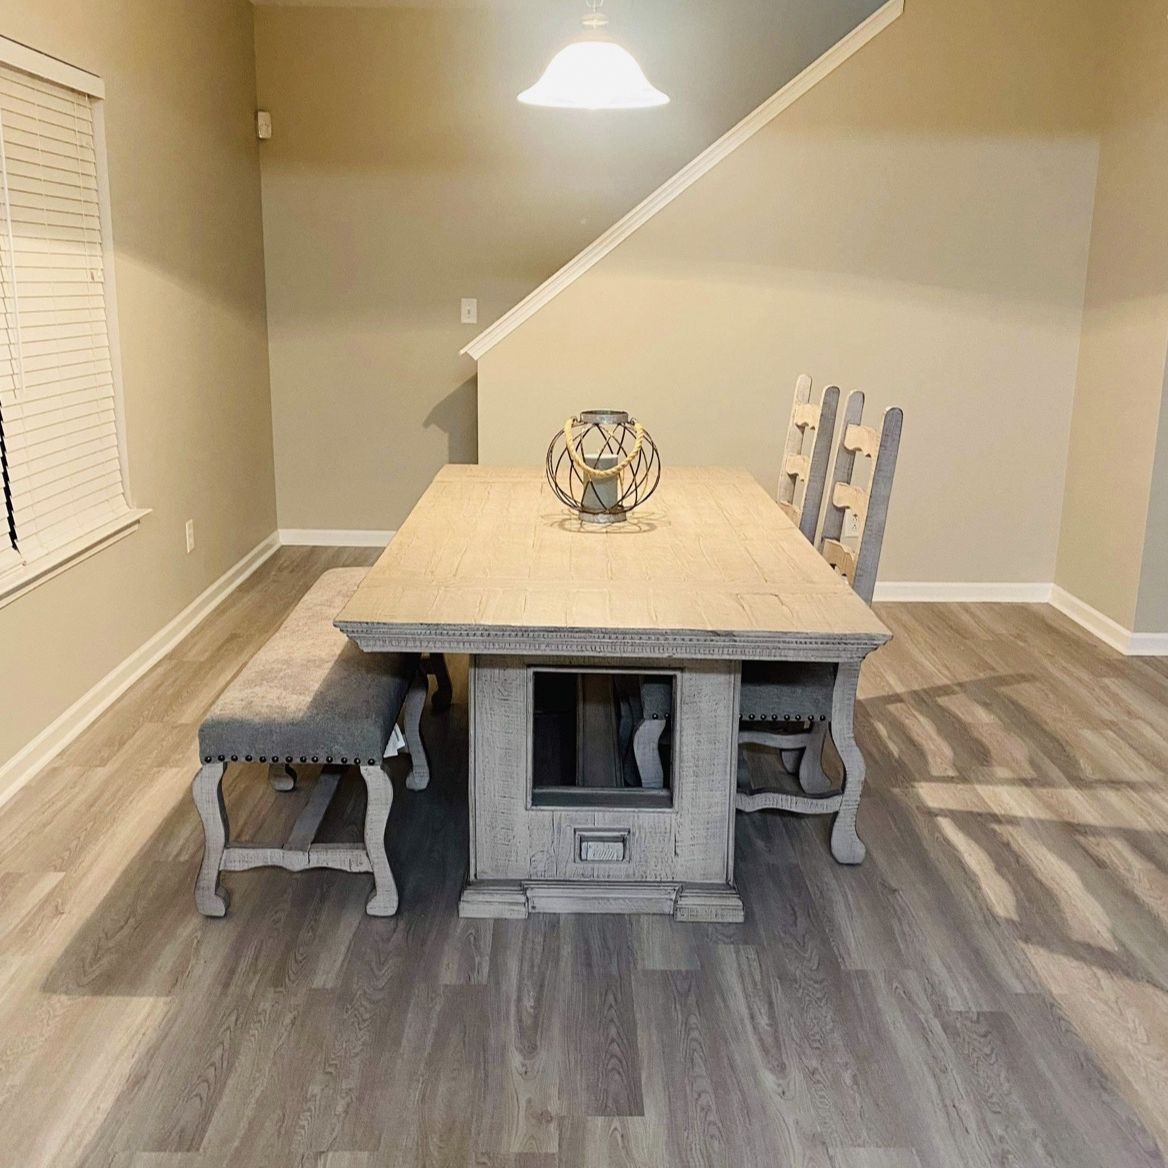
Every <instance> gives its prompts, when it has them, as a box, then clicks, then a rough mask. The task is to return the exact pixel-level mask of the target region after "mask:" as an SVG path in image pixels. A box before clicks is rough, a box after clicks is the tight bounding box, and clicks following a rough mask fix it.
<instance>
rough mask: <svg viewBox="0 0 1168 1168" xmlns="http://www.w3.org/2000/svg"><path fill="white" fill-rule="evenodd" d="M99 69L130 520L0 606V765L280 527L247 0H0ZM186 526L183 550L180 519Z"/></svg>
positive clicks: (12, 18)
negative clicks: (134, 510)
mask: <svg viewBox="0 0 1168 1168" xmlns="http://www.w3.org/2000/svg"><path fill="white" fill-rule="evenodd" d="M0 34H3V35H5V36H8V37H11V38H13V39H15V40H18V41H22V42H24V43H25V44H28V45H30V46H32V47H33V48H35V49H39V50H41V51H42V52H45V53H49V54H51V55H53V56H56V57H60V58H62V59H64V60H66V61H69V62H72V63H74V64H76V65H79V66H82V67H83V68H86V69H89V70H91V71H93V72H95V73H98V74H100V75H101V76H102V77H103V78H104V79H105V82H106V90H107V102H106V131H107V137H108V154H109V173H110V188H111V197H112V204H113V231H114V237H115V245H116V278H117V292H118V301H119V323H120V333H121V346H122V361H123V373H124V382H125V401H126V425H127V431H128V439H129V455H130V463H131V474H132V478H133V485H134V501H135V503H136V504H137V505H139V506H144V507H150V508H152V509H153V512H152V514H151V515H150V516H149V517H148V518H147V519H145V520H144V522H143V524H142V526H141V528H140V529H139V530H138V531H137V532H135V533H134V534H133V535H131V536H129V537H128V538H126V539H124V540H122V541H121V542H120V543H118V544H116V545H115V546H113V547H111V548H108V549H106V550H105V551H102V552H100V553H99V554H97V555H96V556H94V557H92V558H91V559H89V560H87V561H85V562H84V563H82V564H80V565H77V566H75V567H73V568H71V569H69V570H68V571H66V572H65V573H64V574H62V575H61V576H58V577H57V578H56V579H54V580H51V581H49V582H48V583H46V584H44V585H42V586H41V587H39V588H36V589H35V590H34V591H32V592H30V593H28V594H27V595H25V596H23V597H21V598H20V599H19V600H17V601H15V602H14V603H11V604H9V605H7V606H6V607H4V608H0V678H2V679H3V681H2V682H0V685H2V687H3V697H2V699H0V766H3V764H4V761H5V760H6V759H8V758H10V757H11V756H12V755H13V754H15V753H16V752H17V751H18V750H19V749H20V747H21V746H23V745H24V744H25V743H26V742H27V741H28V740H30V739H31V738H32V737H33V736H34V735H35V734H37V733H38V732H39V731H40V730H41V729H42V728H43V727H45V726H46V725H47V724H48V723H49V722H51V721H52V720H53V719H54V718H55V717H57V716H58V715H59V714H61V713H62V712H63V711H64V710H65V709H66V708H67V707H68V706H69V705H71V704H72V703H73V702H74V701H75V700H76V699H77V698H78V697H80V696H81V695H82V694H83V693H84V692H85V691H86V690H87V689H89V688H90V687H91V686H92V685H94V684H95V683H96V682H97V681H98V680H100V679H101V678H102V677H103V676H104V675H105V674H106V673H107V672H108V671H109V670H110V669H112V668H113V667H114V666H116V665H117V664H118V663H120V662H121V661H122V660H123V659H124V658H125V657H127V656H128V655H129V654H130V653H132V652H133V651H134V650H135V649H137V648H138V647H139V646H140V645H142V644H143V642H145V641H146V640H147V639H148V638H149V637H151V636H152V635H153V634H154V633H155V632H157V631H158V630H159V629H160V628H161V627H162V626H163V625H164V624H166V622H167V621H168V620H170V619H171V618H172V617H173V616H175V615H176V614H177V613H178V612H179V611H181V610H182V609H183V608H184V607H185V606H186V605H187V604H188V603H189V602H190V601H191V600H192V599H194V597H195V596H197V595H198V594H199V593H200V592H201V591H202V590H203V589H204V588H206V587H207V585H208V584H210V583H211V582H212V581H213V580H215V579H216V578H217V577H218V576H220V575H221V574H222V573H223V572H224V571H225V570H226V569H227V568H229V567H230V566H231V565H232V564H233V563H235V562H236V561H237V560H239V559H240V557H242V556H243V555H244V554H245V553H246V552H247V551H249V550H250V549H251V548H253V547H254V546H255V545H256V544H257V543H259V541H260V540H262V539H263V538H264V537H265V536H267V535H268V534H269V533H270V532H271V531H272V530H273V528H274V526H275V506H274V497H273V487H272V451H271V420H270V404H269V395H268V367H267V348H266V343H265V322H264V283H263V279H264V278H263V251H262V243H261V230H260V204H259V168H258V161H257V150H256V142H255V136H254V130H253V123H252V119H253V115H254V109H255V81H254V58H253V49H252V14H251V6H250V4H248V3H247V0H164V2H160V0H86V3H84V4H79V3H77V2H76V0H0ZM188 517H191V518H194V520H195V523H196V536H197V548H196V550H195V552H194V553H193V554H192V555H189V556H188V555H186V553H185V546H184V533H183V525H184V522H185V521H186V519H187V518H188Z"/></svg>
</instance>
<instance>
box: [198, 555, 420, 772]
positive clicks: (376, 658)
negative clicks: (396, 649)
mask: <svg viewBox="0 0 1168 1168" xmlns="http://www.w3.org/2000/svg"><path fill="white" fill-rule="evenodd" d="M365 574H366V569H365V568H334V569H332V570H331V571H328V572H325V573H324V574H323V575H322V576H321V577H320V579H319V580H318V581H317V582H316V583H315V584H314V585H313V586H312V588H310V589H309V591H308V592H307V593H306V594H305V596H304V598H303V600H301V601H300V603H299V604H297V606H296V607H295V609H294V610H293V611H292V614H291V615H290V616H289V617H288V619H287V620H286V621H285V622H284V623H283V625H281V626H280V629H279V630H278V631H277V632H276V634H275V635H274V636H273V637H272V638H271V639H270V640H269V641H268V642H267V644H266V645H264V647H263V648H262V649H260V651H259V652H258V653H257V654H256V655H255V656H254V657H253V658H252V659H251V661H249V662H248V664H247V665H245V666H244V667H243V669H242V670H241V671H240V672H239V674H238V675H237V676H236V677H235V679H234V680H233V681H232V682H231V684H230V685H228V687H227V688H226V690H224V692H223V694H222V695H221V696H220V698H219V700H218V701H217V702H216V703H215V705H214V706H213V707H212V709H211V711H210V713H209V714H208V715H207V717H206V719H205V720H204V722H203V724H202V727H201V728H200V730H199V754H200V756H201V757H202V759H203V761H204V762H211V761H213V760H216V759H218V760H227V761H231V760H235V759H238V760H252V759H255V760H264V761H268V760H271V761H276V760H285V759H292V760H293V761H296V762H300V761H308V762H321V763H323V762H345V763H357V762H363V763H366V764H369V765H373V764H375V763H380V762H381V759H382V756H383V754H384V751H385V746H386V743H387V742H388V741H389V736H390V733H391V731H392V729H393V726H394V723H395V721H396V719H397V715H398V712H399V711H400V709H401V706H402V702H403V701H404V699H405V695H406V692H407V691H408V689H409V688H410V683H411V681H412V680H413V679H414V677H415V675H416V674H417V669H418V658H417V656H416V655H415V654H408V653H364V652H362V651H361V650H360V649H359V648H358V647H357V646H356V645H355V644H353V642H352V641H350V640H349V639H348V637H346V636H345V635H344V633H342V632H340V631H339V630H338V629H336V628H334V627H333V620H334V619H335V617H336V615H337V613H339V612H340V611H341V609H342V608H344V606H345V604H346V603H347V602H348V601H349V599H350V598H351V597H352V595H353V593H354V592H355V591H356V590H357V586H358V584H360V583H361V580H362V579H363V578H364V576H365Z"/></svg>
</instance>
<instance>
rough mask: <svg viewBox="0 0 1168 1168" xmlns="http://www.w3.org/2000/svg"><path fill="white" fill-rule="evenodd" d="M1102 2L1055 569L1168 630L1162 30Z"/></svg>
mask: <svg viewBox="0 0 1168 1168" xmlns="http://www.w3.org/2000/svg"><path fill="white" fill-rule="evenodd" d="M1108 13H1109V19H1108V20H1107V22H1106V28H1105V33H1106V39H1105V40H1103V42H1102V49H1103V52H1102V54H1101V57H1102V61H1103V65H1104V68H1103V71H1102V84H1101V87H1100V93H1101V98H1102V101H1101V105H1102V107H1103V115H1104V116H1103V124H1102V135H1101V153H1100V163H1099V184H1098V190H1097V193H1096V200H1095V219H1094V227H1093V232H1092V241H1091V261H1090V268H1089V274H1088V281H1087V299H1086V310H1085V315H1084V325H1083V343H1082V351H1081V356H1080V363H1079V377H1078V383H1077V386H1076V390H1075V407H1074V424H1073V428H1072V433H1071V447H1070V459H1069V463H1068V468H1067V492H1066V504H1065V507H1064V510H1063V516H1062V539H1061V542H1060V545H1059V557H1058V573H1057V576H1056V581H1057V583H1058V584H1059V585H1061V586H1062V587H1063V588H1065V589H1067V590H1068V591H1069V592H1071V593H1073V594H1074V595H1075V596H1077V597H1079V598H1080V599H1081V600H1084V601H1086V602H1087V603H1088V604H1090V605H1092V606H1093V607H1094V608H1097V609H1099V610H1100V611H1101V612H1103V613H1104V614H1105V615H1107V616H1109V617H1111V618H1112V619H1113V620H1116V621H1118V622H1119V623H1120V624H1121V625H1122V626H1123V627H1124V628H1127V629H1134V630H1136V631H1138V632H1168V449H1165V447H1168V433H1166V431H1168V413H1165V414H1164V416H1163V417H1161V406H1162V402H1163V399H1164V392H1165V367H1166V362H1168V199H1166V195H1165V192H1166V191H1168V89H1166V88H1165V84H1164V79H1165V77H1166V76H1168V29H1166V26H1165V23H1164V6H1163V4H1161V3H1160V2H1159V0H1124V2H1123V3H1119V4H1116V5H1114V7H1112V8H1109V9H1108ZM1158 432H1159V442H1160V447H1161V451H1160V455H1159V468H1158V473H1159V479H1158V487H1157V489H1155V490H1153V477H1154V473H1156V469H1157V468H1156V459H1157V440H1158V439H1157V435H1158ZM1137 610H1138V611H1137Z"/></svg>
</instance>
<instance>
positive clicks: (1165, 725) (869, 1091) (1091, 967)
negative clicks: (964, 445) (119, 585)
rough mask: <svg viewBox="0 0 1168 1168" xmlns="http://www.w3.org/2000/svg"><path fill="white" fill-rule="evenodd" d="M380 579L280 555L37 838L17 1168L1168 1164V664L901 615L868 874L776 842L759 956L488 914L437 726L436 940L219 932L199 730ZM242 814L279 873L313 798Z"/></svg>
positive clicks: (4, 835)
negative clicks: (271, 640)
mask: <svg viewBox="0 0 1168 1168" xmlns="http://www.w3.org/2000/svg"><path fill="white" fill-rule="evenodd" d="M371 558H372V553H364V552H352V551H348V552H344V551H330V550H322V549H311V550H309V549H295V550H293V549H285V550H283V551H281V552H280V553H279V554H278V555H277V556H276V557H275V558H274V559H273V560H271V561H270V562H269V563H268V564H267V565H266V566H265V567H264V568H263V569H261V571H260V572H259V573H257V574H256V575H255V576H253V577H252V578H251V579H250V580H249V581H248V582H247V583H246V584H245V585H244V587H243V588H241V589H240V590H239V591H238V592H237V593H236V594H234V595H233V596H232V597H231V598H230V599H229V600H228V601H227V602H226V603H225V604H224V605H223V606H222V607H221V608H220V609H219V610H218V611H217V612H215V613H214V614H213V615H212V616H211V617H210V618H209V619H208V620H207V621H206V622H205V623H204V624H203V625H201V626H200V627H199V629H198V630H196V632H195V633H194V634H192V635H191V636H190V637H189V638H188V639H187V640H186V641H185V642H183V644H182V645H180V646H179V647H178V648H177V649H176V650H175V651H174V652H173V653H172V654H170V656H168V657H167V658H166V659H165V660H163V661H162V662H160V663H159V664H158V665H157V666H156V667H155V668H154V669H153V670H152V671H151V672H150V673H149V674H148V675H147V676H146V677H145V678H143V679H142V681H141V682H139V683H138V684H137V685H136V686H135V687H134V688H133V689H132V690H131V691H130V692H129V693H127V694H126V695H125V696H124V697H123V698H122V699H121V700H120V701H119V702H118V703H117V705H116V707H115V708H114V709H112V710H111V711H110V712H109V713H108V714H106V715H105V716H104V717H103V718H102V719H101V720H100V721H98V722H97V723H95V724H94V725H93V726H92V727H91V728H90V729H89V730H87V731H86V732H85V734H83V735H82V736H81V738H79V739H78V740H77V741H76V742H75V743H74V744H73V745H72V746H71V747H70V748H69V749H68V750H67V751H66V752H65V753H64V755H62V756H61V757H60V758H59V759H58V760H57V761H56V762H55V764H54V765H53V766H51V767H49V768H48V769H47V770H45V771H44V772H43V773H42V774H41V775H40V776H38V778H37V779H36V780H35V781H34V782H33V783H32V784H31V785H30V786H28V787H27V788H25V789H24V790H23V791H22V792H20V793H19V794H18V795H17V796H16V797H15V798H14V799H13V800H12V801H11V802H9V803H8V804H7V805H6V806H5V807H4V808H3V809H0V1164H3V1165H13V1166H20V1168H30V1166H33V1165H42V1164H44V1165H79V1166H83V1168H103V1166H106V1165H117V1166H119V1168H212V1166H214V1168H220V1166H225V1165H230V1168H252V1166H259V1165H265V1166H266V1165H271V1166H272V1168H290V1166H296V1165H309V1166H312V1168H374V1166H382V1165H385V1166H397V1165H433V1166H447V1165H450V1166H457V1168H463V1166H475V1168H553V1166H564V1168H567V1166H573V1168H576V1166H581V1168H582V1166H587V1168H605V1166H611V1168H617V1166H620V1168H632V1166H658V1165H660V1166H668V1168H676V1166H679V1165H733V1166H736V1168H741V1166H746V1168H753V1166H756V1165H758V1166H768V1168H769V1166H771V1165H804V1166H812V1165H814V1166H819V1168H959V1166H966V1165H969V1166H974V1165H978V1166H980V1165H1011V1166H1018V1168H1078V1166H1082V1168H1129V1166H1130V1168H1136V1166H1140V1165H1152V1164H1163V1163H1164V1158H1163V1157H1164V1154H1165V1148H1166V1146H1168V1107H1166V1106H1165V1104H1166V1103H1168V992H1166V991H1168V934H1166V924H1168V865H1166V861H1168V783H1166V779H1165V770H1166V768H1168V662H1166V661H1162V660H1161V661H1153V660H1144V661H1125V660H1123V659H1122V658H1120V657H1119V656H1118V655H1116V654H1114V653H1112V652H1111V651H1110V650H1108V649H1106V648H1104V647H1102V646H1100V645H1098V644H1097V643H1095V642H1093V641H1092V640H1091V639H1089V638H1088V637H1087V636H1086V635H1085V634H1083V633H1081V632H1080V631H1079V630H1077V629H1076V628H1075V627H1074V626H1072V625H1070V624H1069V623H1067V622H1066V621H1065V620H1063V619H1062V618H1061V617H1059V616H1058V615H1057V614H1056V613H1054V612H1053V611H1052V610H1049V609H1047V608H1044V607H1039V606H1036V607H1023V606H1017V607H1015V606H977V605H948V606H932V605H901V606H897V605H886V606H882V607H881V616H882V617H883V618H884V619H885V621H886V622H887V623H888V624H889V626H890V627H891V628H892V629H893V630H894V632H895V634H896V639H895V640H894V641H893V643H892V644H891V645H890V646H888V647H887V648H886V649H884V650H882V651H881V652H880V653H879V654H878V655H877V656H876V657H875V658H874V659H873V660H872V661H871V662H870V664H869V666H868V667H866V670H865V677H864V684H863V687H862V698H863V701H862V710H861V712H860V715H859V720H858V735H859V738H860V741H861V743H862V744H863V745H864V747H865V748H866V751H867V755H868V759H869V790H868V792H867V794H866V796H865V802H864V806H863V809H862V811H861V816H860V830H861V833H862V835H863V836H864V838H865V840H866V842H867V844H868V860H867V862H866V863H865V864H864V865H863V866H862V867H860V868H858V869H845V868H841V867H839V866H837V865H836V864H834V863H833V862H832V860H831V859H830V857H829V855H828V851H827V846H826V832H827V826H828V825H827V823H826V822H820V821H812V820H801V819H796V818H789V817H785V816H782V815H778V814H762V815H755V816H750V817H740V818H739V822H738V854H739V867H738V873H739V883H740V886H741V889H742V893H743V896H744V899H745V901H746V908H747V920H746V923H745V924H743V925H736V926H705V925H679V924H675V923H674V922H672V921H670V920H665V919H661V918H654V917H634V918H615V917H614V918H599V917H564V918H554V917H537V918H533V919H532V920H530V921H527V922H514V921H506V922H484V921H460V920H459V919H458V917H457V915H456V911H455V909H456V902H457V897H458V892H459V887H460V882H461V879H462V876H463V867H464V862H465V852H466V834H467V811H466V793H465V787H466V760H465V750H466V722H465V706H463V705H462V704H456V706H455V708H454V709H453V710H451V711H450V712H449V713H447V714H444V715H438V716H434V715H428V718H427V722H426V724H425V727H424V729H425V732H426V733H427V735H428V740H429V742H430V745H431V751H432V758H433V762H434V772H435V781H434V783H433V784H432V786H431V788H430V789H429V790H428V791H426V792H422V793H412V792H406V791H405V790H404V789H403V787H402V784H401V778H402V776H401V774H400V773H397V774H396V776H395V777H396V780H397V802H396V803H395V806H394V810H393V815H392V818H391V820H390V827H389V848H390V855H391V860H392V862H393V863H394V866H395V870H396V873H397V877H398V881H399V885H400V887H401V900H402V909H401V912H400V914H399V916H397V917H396V918H394V919H391V920H371V919H368V918H366V917H365V916H364V915H363V913H362V909H363V906H364V902H365V898H366V896H367V894H368V887H367V885H368V879H367V878H366V877H360V876H345V875H342V874H337V873H324V872H314V873H305V874H302V875H298V876H290V875H288V874H285V873H282V872H254V873H241V874H238V875H234V876H230V875H229V876H228V877H227V881H228V882H229V884H230V886H231V888H232V891H233V894H234V898H233V901H232V911H231V914H230V915H229V916H228V917H227V918H226V919H225V920H222V921H207V920H204V919H203V918H201V917H199V916H197V915H196V913H195V911H194V905H193V903H192V896H191V887H192V882H193V880H194V875H195V870H196V867H197V858H198V854H199V850H200V834H199V827H198V822H197V819H196V817H195V813H194V810H193V807H192V804H191V801H190V797H189V793H188V784H189V782H190V779H191V776H192V775H193V773H194V770H195V767H196V758H195V746H194V742H195V728H196V726H197V724H198V721H199V718H200V716H201V714H202V712H203V711H204V709H205V708H206V707H207V705H208V704H209V702H210V701H211V700H212V699H213V698H214V696H215V694H216V693H217V692H218V691H219V690H220V689H221V688H222V686H223V685H224V684H225V683H226V682H227V681H228V679H229V678H230V677H231V676H232V674H233V673H234V672H235V671H236V670H237V669H238V668H239V667H240V665H241V664H242V663H243V662H244V660H246V658H247V657H248V655H249V654H250V653H252V652H253V651H254V650H255V649H256V648H257V647H258V645H259V644H260V643H262V641H263V640H264V639H265V638H266V637H267V636H268V635H269V634H270V632H271V631H272V630H273V629H274V628H275V626H276V625H277V623H278V622H279V621H280V619H281V618H282V616H283V614H284V613H285V612H286V611H287V610H288V609H289V607H290V606H291V605H292V604H293V603H294V602H295V601H296V599H297V598H298V597H299V595H300V594H302V593H303V592H304V590H305V589H306V588H307V587H308V585H309V584H310V583H311V581H312V580H313V579H315V577H316V576H317V574H318V573H319V572H320V571H321V570H323V569H324V568H326V567H330V566H334V565H337V564H342V563H363V562H369V560H370V559H371ZM456 680H457V678H456ZM395 765H396V764H395ZM342 793H343V797H342V799H341V800H340V805H339V807H336V808H334V812H331V813H330V818H331V820H332V822H331V824H330V825H329V826H330V828H331V830H332V832H333V833H334V837H335V838H347V837H348V836H353V837H354V838H355V835H356V828H357V824H358V823H359V816H360V811H361V794H360V790H359V784H352V783H350V782H346V784H345V785H344V787H343V788H342ZM227 797H228V802H229V805H230V806H231V807H232V810H233V821H234V826H235V827H236V829H237V830H239V831H240V832H243V833H248V834H251V835H253V836H255V837H258V838H261V839H270V840H273V841H276V840H278V839H280V838H281V835H282V833H283V832H284V831H285V830H286V829H287V828H288V826H289V824H290V823H291V821H292V820H293V819H294V818H295V815H296V812H297V809H298V808H299V806H300V804H301V801H302V799H303V798H304V795H303V793H301V794H293V795H285V796H280V795H276V794H275V793H273V792H272V791H271V790H270V789H269V788H268V786H267V784H266V782H264V778H263V774H262V772H261V770H260V769H259V768H247V769H244V768H241V769H240V770H239V771H238V773H234V774H232V775H230V776H229V778H228V782H227Z"/></svg>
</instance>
